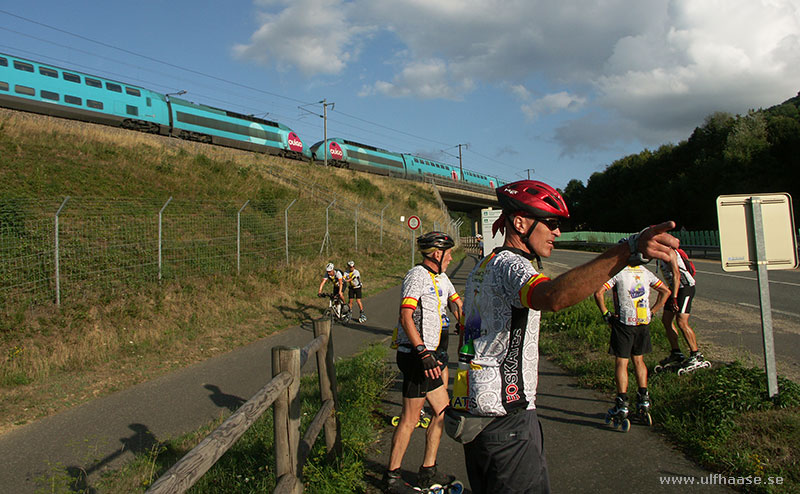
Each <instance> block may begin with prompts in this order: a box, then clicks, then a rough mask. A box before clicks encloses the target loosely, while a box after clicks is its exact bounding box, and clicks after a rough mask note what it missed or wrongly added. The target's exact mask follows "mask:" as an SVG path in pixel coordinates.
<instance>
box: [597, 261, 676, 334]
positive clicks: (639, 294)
mask: <svg viewBox="0 0 800 494" xmlns="http://www.w3.org/2000/svg"><path fill="white" fill-rule="evenodd" d="M663 284H664V283H662V282H661V280H659V279H658V277H657V276H656V275H654V274H653V273H652V272H651V271H650V270H648V269H645V268H644V266H626V267H625V269H623V270H622V271H620V272H619V273H617V274H616V275H614V277H613V278H611V279H610V280H608V281H606V282H605V283H604V284H603V286H605V287H606V289H607V290H611V289H614V291H613V294H614V310H615V312H616V313H617V315H619V320H620V322H622V324H626V325H628V326H641V325H645V324H650V317H651V316H652V314H651V313H650V287H654V288H655V287H657V286H660V285H663Z"/></svg>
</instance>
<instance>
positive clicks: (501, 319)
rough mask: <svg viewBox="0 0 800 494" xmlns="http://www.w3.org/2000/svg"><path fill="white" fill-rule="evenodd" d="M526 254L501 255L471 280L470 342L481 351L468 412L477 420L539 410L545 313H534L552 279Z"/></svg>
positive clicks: (499, 251) (484, 262)
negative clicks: (536, 296)
mask: <svg viewBox="0 0 800 494" xmlns="http://www.w3.org/2000/svg"><path fill="white" fill-rule="evenodd" d="M523 254H524V253H523V252H522V251H520V250H517V249H509V248H501V249H497V250H495V251H493V252H492V253H491V254H489V255H488V256H487V257H485V258H484V259H483V260H482V261H481V262H480V264H478V265H477V266H475V269H473V270H472V272H471V273H470V274H469V277H468V278H467V286H466V289H465V295H464V299H465V304H464V305H465V307H464V308H465V313H466V335H465V338H468V339H472V340H473V344H474V346H475V357H474V358H473V360H472V364H473V365H472V366H471V369H470V370H469V400H468V404H467V408H468V409H469V411H470V412H471V413H474V414H476V415H487V416H500V415H506V414H507V413H509V412H511V411H512V410H515V409H517V408H522V407H524V408H527V409H529V410H531V409H534V408H536V404H535V400H536V386H537V384H538V379H539V372H538V366H539V322H540V318H541V312H540V311H538V310H532V309H531V307H532V305H533V303H532V298H531V297H532V296H533V289H534V287H536V285H538V284H539V283H542V282H544V281H547V280H549V278H548V277H546V276H544V275H543V274H540V273H539V272H537V271H536V269H535V268H534V267H533V264H532V261H531V260H530V259H527V258H526V257H524V256H523Z"/></svg>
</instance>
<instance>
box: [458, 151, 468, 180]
mask: <svg viewBox="0 0 800 494" xmlns="http://www.w3.org/2000/svg"><path fill="white" fill-rule="evenodd" d="M461 146H464V147H466V148H469V144H459V145H458V169H459V171H460V172H461V181H462V182H463V181H464V167H463V166H462V164H461Z"/></svg>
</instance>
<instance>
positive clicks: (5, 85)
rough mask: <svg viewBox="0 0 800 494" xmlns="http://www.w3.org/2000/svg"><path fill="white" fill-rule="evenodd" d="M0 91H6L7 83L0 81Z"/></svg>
mask: <svg viewBox="0 0 800 494" xmlns="http://www.w3.org/2000/svg"><path fill="white" fill-rule="evenodd" d="M0 90H2V91H8V83H7V82H3V81H0Z"/></svg>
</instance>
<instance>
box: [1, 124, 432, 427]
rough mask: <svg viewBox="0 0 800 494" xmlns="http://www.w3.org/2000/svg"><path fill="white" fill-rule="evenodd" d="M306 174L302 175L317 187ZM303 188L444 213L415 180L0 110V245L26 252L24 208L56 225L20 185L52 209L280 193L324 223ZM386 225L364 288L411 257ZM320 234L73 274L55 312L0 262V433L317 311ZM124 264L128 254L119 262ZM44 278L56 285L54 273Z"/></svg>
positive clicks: (375, 207) (264, 200) (206, 203)
mask: <svg viewBox="0 0 800 494" xmlns="http://www.w3.org/2000/svg"><path fill="white" fill-rule="evenodd" d="M268 170H271V173H270V172H268ZM276 175H277V177H276ZM297 184H301V185H299V186H298V185H297ZM302 184H312V185H311V188H312V189H313V190H312V191H309V190H308V187H307V186H305V185H302ZM312 192H313V193H314V194H316V195H318V196H319V195H322V196H323V197H327V198H328V199H327V200H328V201H330V200H332V199H330V197H335V198H336V199H337V200H338V201H340V203H342V202H345V203H348V204H352V205H353V206H354V205H356V204H358V203H359V202H362V201H363V204H362V208H363V209H362V211H365V210H367V209H369V210H372V211H381V209H382V208H384V207H386V206H388V208H387V209H386V215H387V217H392V218H393V217H395V215H396V216H399V215H400V214H405V215H409V214H412V213H413V214H418V215H420V216H421V217H423V221H427V223H425V224H426V225H432V223H433V221H439V222H441V221H443V219H444V218H442V211H441V209H440V208H439V206H438V204H437V202H436V199H435V197H434V194H433V192H432V191H431V190H430V189H428V188H427V186H423V185H420V184H414V183H407V182H403V181H396V180H390V179H385V178H383V177H377V176H372V175H363V174H356V173H354V172H350V171H347V170H338V169H323V168H322V167H320V166H318V165H312V164H307V163H301V162H297V161H289V160H283V159H280V158H276V157H270V156H264V155H258V154H253V153H247V152H242V151H238V150H232V149H225V148H218V147H212V146H207V145H202V144H195V143H190V142H184V141H179V140H176V139H169V138H163V137H158V136H151V135H147V134H141V133H136V132H130V131H124V130H118V129H111V128H107V127H102V126H96V125H91V124H83V123H78V122H70V121H64V120H59V119H51V118H47V117H41V116H36V115H30V114H24V113H17V112H11V111H6V110H0V213H2V214H0V236H2V239H1V240H2V242H0V248H2V249H7V250H5V251H4V256H6V255H7V253H8V252H13V254H14V255H20V256H21V255H22V254H24V251H25V249H26V248H28V247H27V244H26V243H25V242H33V239H32V236H31V235H26V233H27V232H26V228H32V226H31V225H32V224H33V221H34V219H36V220H37V221H40V222H42V223H47V225H48V228H51V225H52V221H53V214H54V210H51V209H48V210H47V211H46V214H44V213H42V214H41V215H39V216H37V214H39V213H38V212H30V211H27V212H26V211H20V210H18V209H17V206H18V205H19V204H20V202H18V201H15V200H14V199H16V198H20V197H22V198H28V199H34V201H33V202H34V203H35V202H36V201H37V200H41V199H47V200H49V202H48V207H49V204H50V203H55V204H56V207H57V205H58V203H59V202H60V200H61V198H63V197H64V196H67V195H69V196H72V197H73V198H76V199H73V200H75V201H78V199H77V198H93V199H96V201H95V206H96V204H97V203H103V201H105V200H111V199H115V198H134V199H136V200H149V201H151V202H153V203H155V204H163V202H164V200H165V199H166V198H167V197H169V196H173V197H175V198H176V201H178V200H185V201H195V202H196V203H197V204H198V208H200V210H199V211H198V213H199V214H203V213H204V210H205V209H208V210H209V214H217V213H218V211H216V210H214V208H218V206H217V205H216V204H217V202H215V201H231V202H233V203H235V204H242V203H244V201H245V200H247V199H252V200H253V202H254V203H256V207H255V208H254V209H257V207H258V205H259V204H261V205H262V206H263V205H265V204H266V205H270V204H277V205H279V207H280V208H281V209H279V210H278V211H279V213H280V214H279V215H275V214H274V213H273V214H272V215H273V216H277V217H276V218H274V219H276V221H280V224H281V225H282V224H283V223H282V220H283V209H282V208H283V207H285V206H283V204H287V203H288V202H289V201H290V200H291V199H293V198H299V202H298V204H300V203H303V202H305V203H306V205H307V208H312V207H314V208H317V211H321V215H322V216H321V218H322V220H323V221H324V217H325V216H324V213H325V202H322V203H321V204H322V205H321V206H319V204H320V203H319V202H318V201H317V202H315V200H314V197H313V196H312ZM54 199H55V201H53V200H54ZM201 201H202V202H201ZM237 207H238V206H237ZM262 209H265V210H267V208H265V207H262ZM157 210H158V209H157V208H156V210H155V211H156V212H157ZM298 210H299V211H302V210H303V209H302V208H299V207H296V208H295V211H298ZM309 210H310V209H309ZM256 212H258V213H260V211H256ZM114 213H115V214H116V213H117V212H116V211H115V212H114ZM234 213H235V209H234ZM64 214H66V213H64ZM122 214H125V212H123V213H122ZM315 214H316V213H315ZM34 216H36V218H34ZM331 216H332V219H331V221H332V228H338V230H341V231H345V232H352V213H350V215H349V216H345V215H342V214H338V215H336V214H332V215H331ZM73 218H79V215H77V214H76V215H74V216H73ZM234 218H235V216H234ZM71 221H73V222H76V221H79V220H76V219H72V220H71ZM348 222H349V223H348ZM64 223H65V224H69V222H67V220H64ZM9 224H11V227H10V226H9ZM73 224H74V223H73ZM98 224H100V225H106V224H113V223H98ZM347 225H350V226H347ZM234 231H235V230H234ZM322 232H323V233H324V223H323V226H322ZM92 233H93V234H95V233H96V234H97V235H96V236H97V237H100V238H102V236H103V234H104V232H102V231H101V232H92ZM115 233H116V232H111V231H109V232H108V235H111V234H115ZM190 233H192V232H190ZM384 234H385V236H386V238H385V242H384V248H379V247H378V243H377V239H376V238H369V239H367V238H366V233H365V238H364V240H363V243H362V244H361V245H360V249H359V252H358V255H357V256H356V260H357V262H358V267H359V269H360V270H361V272H362V273H363V276H364V280H365V286H366V287H367V294H369V293H376V292H377V291H380V290H381V289H384V288H386V287H389V286H391V285H393V284H396V283H398V282H399V281H400V280H401V276H402V275H403V273H404V272H405V270H406V269H407V267H408V249H407V245H406V244H405V243H404V242H400V241H398V236H400V235H402V236H400V237H399V238H400V239H402V238H407V237H406V236H405V235H407V230H402V229H400V227H399V225H394V224H387V227H386V231H385V233H384ZM373 235H374V231H373ZM350 238H352V237H350ZM62 241H63V239H62ZM321 241H322V237H321V236H320V237H319V238H313V239H309V245H308V246H307V247H305V248H304V250H302V251H301V252H299V253H297V254H294V253H293V255H292V265H291V267H290V268H287V267H286V266H285V265H284V264H285V263H284V262H282V261H281V260H280V258H281V255H280V254H278V255H277V256H273V257H268V256H266V257H265V256H262V257H256V258H255V261H254V262H250V263H249V264H248V266H247V269H246V270H245V269H243V270H242V273H241V275H238V276H237V275H236V271H235V267H234V269H227V270H215V269H210V268H209V269H202V268H203V266H200V268H201V269H198V270H197V271H196V272H192V271H191V270H185V271H183V272H181V273H180V274H179V275H175V276H168V277H165V279H164V280H163V282H162V283H161V284H158V283H157V282H156V281H155V279H154V278H152V277H150V278H147V279H134V280H127V279H126V278H125V277H124V276H120V279H116V278H114V277H110V279H109V278H106V279H103V280H101V281H97V282H93V283H86V284H81V285H76V284H72V285H71V288H69V286H68V288H69V289H70V291H69V296H68V297H66V298H65V300H64V301H63V302H62V306H61V309H60V310H58V309H57V308H56V307H55V306H54V304H53V299H52V298H50V299H49V300H46V301H45V302H42V301H41V300H38V301H35V302H31V300H30V299H26V298H25V294H24V293H17V291H15V289H14V288H13V287H12V288H7V287H8V286H9V285H13V284H14V283H15V281H13V280H11V281H9V280H8V279H6V278H10V277H11V275H10V274H9V273H11V268H10V267H9V266H5V267H4V266H3V265H2V263H0V281H4V282H6V283H7V284H6V285H3V286H4V287H6V288H5V289H3V290H0V432H3V431H7V430H9V429H11V428H13V427H15V426H16V425H20V424H24V423H27V422H29V421H31V420H35V419H37V418H40V417H43V416H47V415H50V414H53V413H56V412H58V411H60V410H63V409H65V408H68V407H71V406H74V405H77V404H80V403H82V402H85V401H87V400H89V399H92V398H94V397H97V396H101V395H103V394H107V393H110V392H113V391H116V390H119V389H123V388H125V387H127V386H131V385H133V384H136V383H139V382H143V381H145V380H148V379H151V378H153V377H155V376H157V375H159V374H163V373H165V372H168V371H170V370H172V369H175V368H180V367H184V366H186V365H189V364H191V363H194V362H198V361H202V360H204V359H208V358H209V357H212V356H214V355H217V354H220V353H224V352H227V351H229V350H231V349H233V348H236V347H239V346H242V345H245V344H247V343H250V342H252V341H255V340H257V339H259V338H262V337H264V336H266V335H268V334H270V333H272V332H274V331H278V330H280V329H281V328H285V327H288V326H291V325H294V324H298V323H300V322H301V321H307V320H309V319H310V318H312V317H316V316H318V315H319V314H320V312H321V308H322V301H320V300H319V299H317V298H316V297H315V295H316V289H317V286H318V284H319V275H320V272H321V270H322V266H323V263H325V262H327V260H328V257H322V256H320V255H319V248H320V242H321ZM15 242H16V244H15ZM9 245H11V247H9ZM14 245H16V247H14ZM351 248H352V241H347V240H337V241H335V242H334V243H333V245H332V251H331V254H330V257H329V258H330V259H334V260H336V262H337V263H338V264H339V265H342V264H343V263H344V262H345V261H346V260H347V259H348V258H350V257H351V256H353V253H352V252H351V251H350V249H351ZM14 249H16V250H14ZM19 251H23V252H22V254H21V253H20V252H19ZM279 252H282V251H279ZM275 257H277V259H276V258H275ZM48 259H50V258H49V257H48ZM126 262H131V261H130V260H125V259H122V260H120V261H119V263H120V264H121V265H123V266H124V265H126V264H125V263H126ZM62 269H64V267H63V266H62ZM123 274H124V273H123ZM44 276H45V278H44V279H45V281H44V283H45V284H50V285H51V287H52V275H51V274H49V272H46V273H45V275H44Z"/></svg>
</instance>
